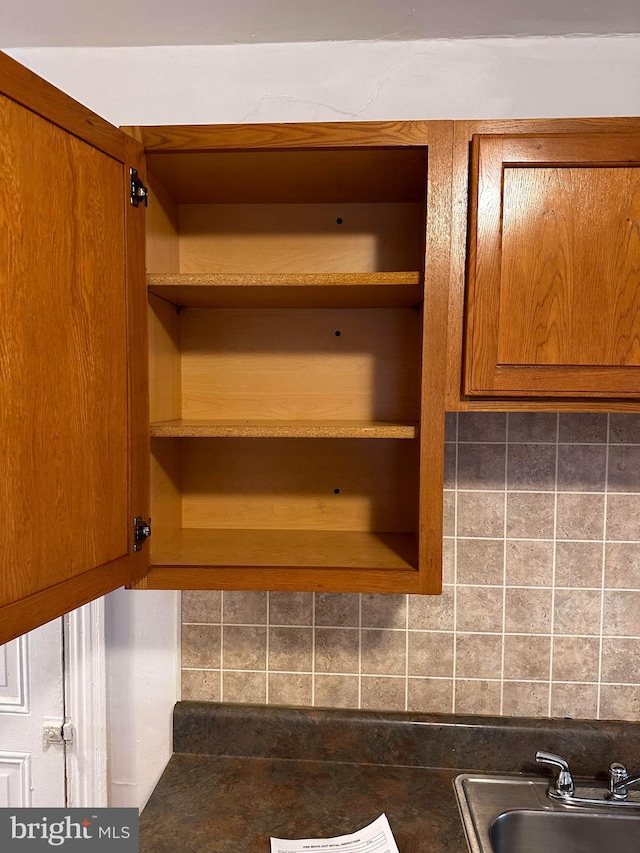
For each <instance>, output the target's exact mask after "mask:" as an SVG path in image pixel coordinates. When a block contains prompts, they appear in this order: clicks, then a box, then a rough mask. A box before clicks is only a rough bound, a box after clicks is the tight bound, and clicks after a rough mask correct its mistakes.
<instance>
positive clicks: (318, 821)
mask: <svg viewBox="0 0 640 853" xmlns="http://www.w3.org/2000/svg"><path fill="white" fill-rule="evenodd" d="M454 775H455V774H452V773H451V771H449V770H425V769H424V768H420V767H392V766H386V767H385V766H380V765H378V766H374V765H364V766H361V765H356V764H338V763H331V762H323V761H293V760H290V759H275V760H274V759H267V758H214V757H212V756H209V755H174V756H173V758H172V759H171V761H170V762H169V765H168V767H167V770H166V772H165V773H164V775H163V777H162V779H161V781H160V783H159V785H158V787H157V789H156V791H155V792H154V794H153V796H152V798H151V800H150V802H149V804H148V805H147V807H146V809H145V810H144V812H143V814H142V817H141V821H140V836H141V843H140V853H178V851H180V853H192V851H193V853H196V851H198V853H268V851H269V849H270V847H269V838H270V836H272V835H273V836H275V837H277V838H307V837H312V838H315V837H319V838H323V837H330V836H332V835H342V834H343V833H350V832H355V831H356V830H358V829H360V828H361V827H363V826H365V825H366V824H368V823H370V822H371V821H372V820H374V819H375V818H377V817H378V815H380V814H381V813H382V812H385V813H386V815H387V818H388V819H389V824H390V826H391V829H392V830H393V833H394V836H395V839H396V843H397V845H398V849H399V850H400V851H401V853H427V851H429V853H438V851H451V853H466V851H467V845H466V842H465V840H464V832H463V830H462V824H461V822H460V819H459V818H458V810H457V806H456V802H455V797H454V793H453V788H452V785H451V780H452V778H453V776H454Z"/></svg>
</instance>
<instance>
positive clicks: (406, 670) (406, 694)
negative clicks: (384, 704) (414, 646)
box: [404, 593, 409, 711]
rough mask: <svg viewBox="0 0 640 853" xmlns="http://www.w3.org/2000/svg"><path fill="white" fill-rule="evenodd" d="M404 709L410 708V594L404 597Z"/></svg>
mask: <svg viewBox="0 0 640 853" xmlns="http://www.w3.org/2000/svg"><path fill="white" fill-rule="evenodd" d="M404 627H405V641H404V710H405V711H408V710H409V595H408V593H407V594H405V597H404Z"/></svg>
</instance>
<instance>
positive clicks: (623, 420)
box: [609, 412, 640, 444]
mask: <svg viewBox="0 0 640 853" xmlns="http://www.w3.org/2000/svg"><path fill="white" fill-rule="evenodd" d="M609 418H610V433H609V441H610V442H611V444H640V415H638V414H637V413H629V414H622V413H621V412H613V413H612V414H611V415H610V416H609Z"/></svg>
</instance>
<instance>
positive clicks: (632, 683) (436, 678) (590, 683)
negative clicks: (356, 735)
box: [182, 666, 640, 687]
mask: <svg viewBox="0 0 640 853" xmlns="http://www.w3.org/2000/svg"><path fill="white" fill-rule="evenodd" d="M182 671H183V672H219V670H218V669H216V668H215V667H206V666H198V667H194V666H184V667H182ZM224 671H225V672H230V673H238V674H242V673H251V674H254V675H264V674H265V671H264V670H262V669H226V670H224ZM274 672H277V673H278V675H311V674H312V673H311V672H310V671H308V670H299V669H292V670H286V669H279V670H274ZM318 675H322V676H331V677H333V678H357V677H358V675H357V673H352V672H321V673H318ZM362 677H363V678H365V679H366V678H380V677H381V676H379V675H375V674H374V675H363V676H362ZM382 677H384V678H388V679H390V680H394V681H404V675H385V676H382ZM413 677H414V678H418V679H420V678H424V679H425V680H428V681H453V679H452V678H451V677H450V676H447V675H429V676H413ZM502 680H504V681H505V682H507V683H508V684H548V683H549V681H548V679H546V678H506V679H500V678H484V677H482V678H481V677H478V676H471V675H470V676H464V677H461V678H458V679H457V681H474V682H478V683H484V682H491V683H492V684H500V683H501V681H502ZM555 684H581V685H585V686H587V687H597V686H598V684H599V682H597V681H569V680H566V679H562V680H558V681H556V682H555ZM602 684H603V685H605V686H607V687H640V683H639V682H636V681H603V682H602Z"/></svg>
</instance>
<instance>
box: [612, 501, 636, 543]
mask: <svg viewBox="0 0 640 853" xmlns="http://www.w3.org/2000/svg"><path fill="white" fill-rule="evenodd" d="M607 539H611V540H616V539H618V540H622V541H625V542H629V541H634V542H638V541H640V495H615V494H610V495H609V498H608V502H607Z"/></svg>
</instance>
